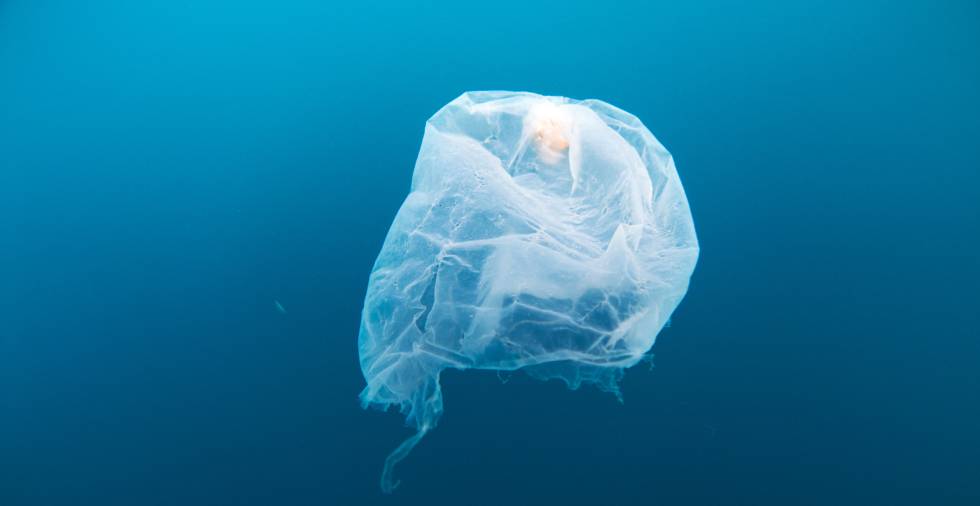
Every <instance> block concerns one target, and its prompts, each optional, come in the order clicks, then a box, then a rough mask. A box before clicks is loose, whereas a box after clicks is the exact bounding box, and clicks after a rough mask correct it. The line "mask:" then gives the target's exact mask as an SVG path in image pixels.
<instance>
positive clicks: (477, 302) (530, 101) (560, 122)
mask: <svg viewBox="0 0 980 506" xmlns="http://www.w3.org/2000/svg"><path fill="white" fill-rule="evenodd" d="M697 257H698V242H697V237H696V235H695V230H694V223H693V221H692V218H691V212H690V210H689V207H688V202H687V198H686V196H685V194H684V189H683V187H682V186H681V182H680V179H679V178H678V175H677V170H676V169H675V167H674V162H673V159H672V158H671V156H670V154H669V153H668V152H667V150H666V149H664V147H663V146H662V145H661V144H660V143H659V142H658V141H657V140H656V139H655V138H654V137H653V135H652V134H651V133H650V131H649V130H647V129H646V128H645V127H644V126H643V124H642V123H641V122H640V121H639V120H638V119H637V118H636V117H634V116H632V115H630V114H629V113H627V112H625V111H623V110H621V109H617V108H616V107H614V106H612V105H609V104H607V103H605V102H602V101H599V100H583V101H577V100H572V99H568V98H564V97H547V96H541V95H537V94H533V93H517V92H470V93H464V94H463V95H462V96H460V97H459V98H457V99H455V100H453V101H452V102H450V103H449V104H448V105H446V106H445V107H443V108H442V109H441V110H440V111H439V112H437V113H436V114H435V115H434V116H433V117H432V118H431V119H430V120H429V121H428V122H427V123H426V127H425V136H424V138H423V140H422V147H421V150H420V152H419V155H418V160H417V162H416V165H415V172H414V175H413V178H412V189H411V193H410V194H409V195H408V197H407V198H406V199H405V202H404V203H403V204H402V206H401V209H400V210H399V211H398V214H397V216H396V217H395V219H394V222H393V223H392V225H391V229H390V230H389V232H388V236H387V238H386V240H385V243H384V246H383V247H382V249H381V252H380V254H379V255H378V258H377V261H376V263H375V266H374V269H373V271H372V273H371V277H370V281H369V284H368V290H367V296H366V298H365V301H364V310H363V315H362V322H361V330H360V336H359V342H358V344H359V350H360V361H361V368H362V370H363V373H364V378H365V379H366V380H367V387H366V388H365V389H364V390H363V392H362V393H361V402H362V405H363V406H365V407H368V406H374V407H379V408H382V409H387V408H389V407H391V406H398V407H399V408H400V409H401V411H402V412H403V413H404V414H405V415H406V420H407V423H408V424H409V425H410V426H412V427H414V428H415V429H416V431H417V432H416V434H415V435H414V436H412V437H411V438H409V439H408V440H407V441H405V442H404V443H402V444H401V446H399V447H398V448H397V449H396V450H395V451H394V452H392V454H391V455H390V456H389V457H388V459H387V460H386V462H385V467H384V472H383V473H382V488H383V489H384V490H385V491H389V492H390V491H391V490H392V489H393V488H394V487H395V486H397V483H396V482H395V481H394V480H393V478H392V468H393V466H394V465H395V464H396V463H397V462H398V461H400V460H401V459H403V458H404V457H405V456H406V455H407V454H408V452H409V451H411V449H412V448H413V447H414V446H415V445H416V444H417V443H418V441H419V440H420V439H421V438H422V437H423V436H424V435H425V433H426V432H428V431H429V430H432V428H433V427H434V426H435V425H436V423H437V421H438V419H439V417H440V414H441V413H442V410H443V401H442V393H441V389H440V386H439V375H440V372H441V371H443V370H445V369H448V368H454V369H489V370H516V369H523V370H525V371H527V372H528V373H529V374H531V375H533V376H536V377H540V378H544V379H547V378H560V379H562V380H564V381H565V382H566V383H567V384H568V385H569V386H570V387H572V388H577V387H578V386H580V385H581V384H583V383H592V384H595V385H597V386H598V387H599V388H601V389H604V390H607V391H610V392H614V393H617V395H618V381H619V379H620V378H621V376H622V371H623V370H624V369H625V368H628V367H630V366H632V365H634V364H636V363H637V362H638V361H640V360H641V359H642V358H643V357H644V355H645V354H646V353H647V352H648V351H649V350H650V348H651V347H652V346H653V344H654V340H655V339H656V337H657V334H658V332H660V329H661V328H662V327H663V326H664V324H665V323H666V322H667V320H668V318H669V317H670V315H671V313H672V312H673V311H674V309H675V308H676V307H677V305H678V303H679V302H680V301H681V299H682V298H683V296H684V294H685V293H686V291H687V287H688V280H689V278H690V276H691V274H692V272H693V270H694V266H695V263H696V261H697Z"/></svg>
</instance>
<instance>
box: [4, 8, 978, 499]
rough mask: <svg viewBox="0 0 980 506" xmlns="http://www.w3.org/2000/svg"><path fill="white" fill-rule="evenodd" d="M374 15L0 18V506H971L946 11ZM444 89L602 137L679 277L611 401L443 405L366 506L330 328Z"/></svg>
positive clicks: (241, 11)
mask: <svg viewBox="0 0 980 506" xmlns="http://www.w3.org/2000/svg"><path fill="white" fill-rule="evenodd" d="M411 3H415V2H404V3H402V2H387V3H380V2H364V4H367V5H362V2H350V3H345V4H339V3H331V2H321V1H317V2H314V1H306V2H297V1H286V2H268V3H265V2H230V1H224V2H215V1H212V2H181V1H166V2H164V1H159V2H123V1H119V2H109V1H95V0H92V1H87V2H69V1H62V2H57V1H52V2H37V1H28V0H4V1H0V505H3V506H20V505H78V504H95V505H100V506H110V505H126V506H130V505H141V506H142V505H177V504H180V505H197V504H200V505H220V504H235V505H244V504H255V505H270V504H277V505H307V504H309V505H360V504H418V505H426V506H432V505H443V504H446V505H448V504H576V505H577V504H581V505H623V504H649V505H654V504H656V505H668V504H685V505H689V504H710V505H720V504H745V505H748V504H752V505H762V504H773V505H787V504H793V505H797V504H799V505H803V504H814V505H818V504H819V505H826V504H861V505H867V504H889V505H893V504H980V480H978V477H980V430H978V429H977V428H978V427H980V330H978V329H980V317H978V313H980V296H978V295H977V289H978V286H980V261H978V255H977V250H978V243H980V204H978V202H980V140H978V139H980V119H978V118H980V91H978V90H980V8H978V7H977V4H976V3H974V2H967V1H963V2H951V1H949V2H942V1H937V2H912V3H902V2H875V1H866V2H819V3H818V2H813V3H812V4H811V5H804V3H803V2H799V3H797V2H752V3H751V6H742V5H739V4H741V3H740V2H739V3H737V2H703V3H702V2H669V3H667V2H664V3H660V4H653V3H648V2H643V3H636V4H635V5H626V4H623V3H618V2H594V3H580V2H571V1H565V2H552V3H541V4H536V5H534V6H528V5H526V4H527V3H530V2H483V3H474V4H472V5H470V6H463V5H460V3H457V2H446V3H441V4H436V3H432V4H429V3H426V4H425V5H413V6H411V7H409V6H408V4H411ZM785 4H794V6H787V5H785ZM795 4H799V5H795ZM853 4H857V5H853ZM473 89H512V90H529V91H535V92H539V93H546V94H559V95H565V96H571V97H576V98H589V97H595V98H600V99H603V100H606V101H608V102H610V103H613V104H616V105H618V106H620V107H622V108H624V109H626V110H628V111H630V112H632V113H634V114H636V115H637V116H639V117H640V118H641V119H643V120H644V122H645V123H646V124H647V126H648V127H649V128H650V129H651V130H652V131H653V132H654V133H655V134H656V135H657V136H658V138H659V139H660V140H661V141H662V142H663V143H664V144H665V145H666V146H667V147H668V148H669V149H670V150H671V151H672V152H673V154H674V157H675V159H676V161H677V166H678V169H679V171H680V174H681V177H682V180H683V182H684V185H685V188H686V190H687V195H688V197H689V199H690V202H691V207H692V211H693V214H694V219H695V222H696V224H697V227H698V235H699V239H700V241H701V248H702V249H701V259H700V262H699V265H698V268H697V270H696V272H695V274H694V278H693V280H692V285H691V290H690V292H689V293H688V296H687V298H686V299H685V300H684V302H683V303H682V304H681V306H680V308H679V310H678V311H677V312H676V313H675V315H674V318H673V322H672V326H671V327H670V328H668V329H666V330H665V331H664V332H663V333H662V334H661V336H660V339H659V340H658V342H657V345H656V347H655V349H654V351H655V355H656V356H655V359H654V365H655V367H654V368H652V369H650V368H649V367H646V366H640V367H637V368H634V369H631V370H630V371H628V372H627V374H626V378H625V381H624V384H623V394H624V397H625V404H619V403H618V402H617V401H616V399H615V398H614V397H613V396H611V395H609V394H603V393H601V392H598V391H596V390H595V389H585V390H580V391H576V392H570V391H568V390H567V389H565V387H564V386H562V385H561V384H560V383H557V382H550V383H542V382H536V381H533V380H530V379H528V378H527V377H525V376H523V375H521V374H518V375H515V376H514V377H512V378H510V380H509V381H508V382H506V383H502V382H501V381H500V379H498V377H497V376H496V375H494V374H492V373H479V372H472V371H468V372H466V373H448V374H447V375H445V377H444V378H443V386H444V389H445V390H444V391H445V399H446V403H447V407H449V406H451V408H452V409H447V411H446V414H445V416H444V418H443V419H442V421H441V424H440V427H439V429H438V430H437V431H434V432H432V433H431V434H430V436H429V437H427V438H426V440H425V441H424V442H423V443H422V444H421V445H420V446H419V447H418V448H416V450H415V452H414V453H413V454H412V455H411V456H410V457H409V458H408V459H407V460H406V461H405V462H403V463H402V465H401V466H400V467H399V469H398V473H399V477H400V479H401V480H402V486H401V488H399V489H398V490H397V492H396V493H395V494H394V495H393V496H383V495H382V494H381V493H380V490H379V487H378V479H379V473H380V470H381V462H382V460H383V459H384V457H385V455H387V453H388V452H389V451H390V450H391V449H392V448H393V446H394V445H395V444H396V443H397V442H399V441H400V440H402V439H403V438H405V437H406V436H407V435H408V434H410V433H411V431H410V430H409V429H407V428H405V427H403V426H402V420H401V417H400V416H398V415H397V414H394V413H389V414H383V413H379V412H374V411H362V410H361V409H360V408H359V406H358V403H357V394H358V392H359V391H360V389H361V388H362V387H363V379H362V377H361V374H360V370H359V367H358V362H357V351H356V348H355V341H356V335H357V329H358V323H359V313H360V309H361V302H362V298H363V295H364V290H365V288H366V282H367V276H368V273H369V271H370V268H371V265H372V263H373V261H374V258H375V256H376V254H377V252H378V250H379V248H380V246H381V243H382V241H383V239H384V235H385V232H386V231H387V228H388V225H389V224H390V222H391V218H392V217H393V216H394V214H395V212H396V210H397V208H398V206H399V205H400V203H401V201H402V199H403V198H404V196H405V195H406V193H407V191H408V186H409V182H410V177H411V171H412V166H413V164H414V160H415V156H416V154H417V149H418V145H419V141H420V140H421V137H422V128H423V123H424V121H425V119H426V118H427V117H428V116H429V115H431V114H432V113H433V112H434V111H435V110H437V109H438V108H439V107H440V106H442V105H443V104H444V103H446V102H448V101H450V100H451V99H453V98H454V97H456V96H457V95H459V94H460V93H461V92H463V91H465V90H473ZM276 301H278V303H279V304H281V306H282V309H283V310H284V312H283V311H282V310H280V309H279V307H277V304H276Z"/></svg>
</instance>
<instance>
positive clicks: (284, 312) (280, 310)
mask: <svg viewBox="0 0 980 506" xmlns="http://www.w3.org/2000/svg"><path fill="white" fill-rule="evenodd" d="M272 302H275V303H276V311H279V312H280V313H282V314H286V308H284V307H282V304H281V303H279V301H278V300H275V299H272Z"/></svg>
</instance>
